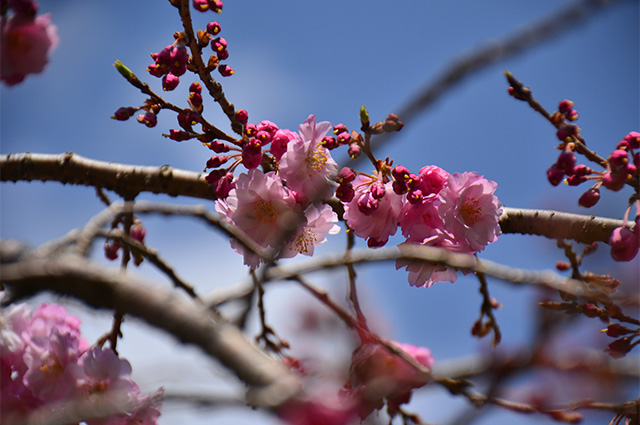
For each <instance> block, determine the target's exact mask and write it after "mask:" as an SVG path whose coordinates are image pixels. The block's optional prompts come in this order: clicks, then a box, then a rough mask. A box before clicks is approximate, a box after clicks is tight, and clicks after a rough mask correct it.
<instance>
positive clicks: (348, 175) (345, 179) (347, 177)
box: [338, 167, 356, 183]
mask: <svg viewBox="0 0 640 425" xmlns="http://www.w3.org/2000/svg"><path fill="white" fill-rule="evenodd" d="M355 179H356V173H355V171H353V169H351V168H349V167H342V169H341V170H340V171H339V172H338V183H350V182H352V181H354V180H355Z"/></svg>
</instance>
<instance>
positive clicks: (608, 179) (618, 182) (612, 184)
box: [602, 171, 625, 192]
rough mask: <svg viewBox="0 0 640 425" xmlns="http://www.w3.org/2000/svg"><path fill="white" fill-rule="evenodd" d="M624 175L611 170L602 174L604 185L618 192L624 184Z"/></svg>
mask: <svg viewBox="0 0 640 425" xmlns="http://www.w3.org/2000/svg"><path fill="white" fill-rule="evenodd" d="M624 180H625V179H624V176H622V175H620V174H619V173H612V172H610V171H608V172H606V173H604V174H603V175H602V185H603V186H604V187H606V188H607V189H609V190H613V191H614V192H617V191H618V190H620V189H622V187H623V186H624Z"/></svg>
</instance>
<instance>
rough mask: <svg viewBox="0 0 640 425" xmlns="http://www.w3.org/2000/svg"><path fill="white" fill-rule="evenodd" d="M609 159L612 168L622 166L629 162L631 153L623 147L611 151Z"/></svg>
mask: <svg viewBox="0 0 640 425" xmlns="http://www.w3.org/2000/svg"><path fill="white" fill-rule="evenodd" d="M608 161H609V164H611V167H612V168H621V167H622V166H624V165H625V164H626V163H628V162H629V153H628V152H627V151H625V150H622V149H616V150H614V151H613V152H611V155H609V159H608Z"/></svg>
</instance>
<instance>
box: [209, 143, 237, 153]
mask: <svg viewBox="0 0 640 425" xmlns="http://www.w3.org/2000/svg"><path fill="white" fill-rule="evenodd" d="M207 146H208V148H209V149H211V150H212V151H214V152H215V153H224V152H229V151H230V150H231V147H230V146H229V145H227V144H226V143H223V142H221V141H220V140H212V141H211V143H209V144H208V145H207Z"/></svg>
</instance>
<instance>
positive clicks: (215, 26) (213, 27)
mask: <svg viewBox="0 0 640 425" xmlns="http://www.w3.org/2000/svg"><path fill="white" fill-rule="evenodd" d="M221 29H222V27H221V26H220V24H219V23H217V22H215V21H213V22H209V23H208V24H207V32H208V33H209V34H211V35H218V33H219V32H220V30H221Z"/></svg>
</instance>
